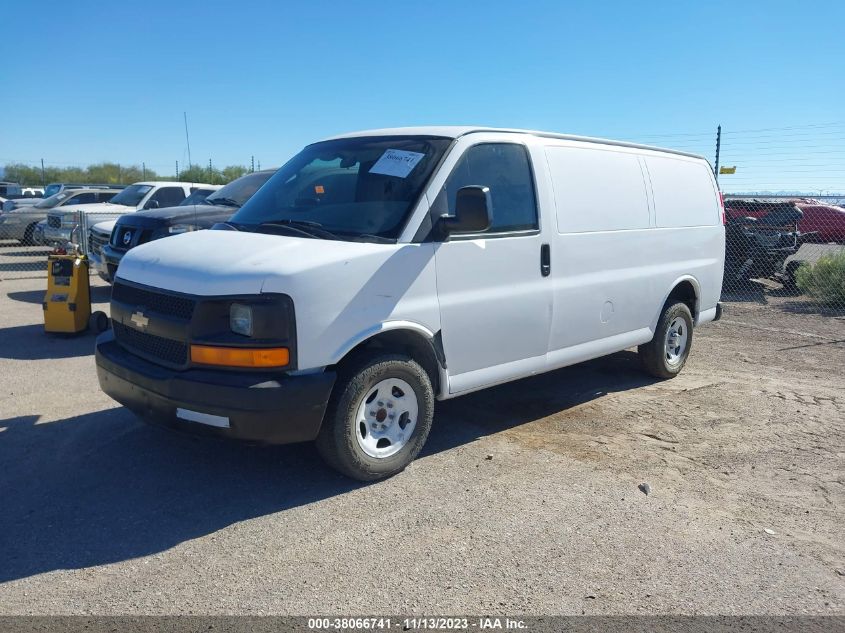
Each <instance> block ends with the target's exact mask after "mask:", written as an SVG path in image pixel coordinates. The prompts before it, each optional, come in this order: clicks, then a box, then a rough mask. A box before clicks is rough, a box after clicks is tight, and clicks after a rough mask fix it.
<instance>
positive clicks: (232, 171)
mask: <svg viewBox="0 0 845 633" xmlns="http://www.w3.org/2000/svg"><path fill="white" fill-rule="evenodd" d="M247 171H248V170H247V168H246V167H245V166H243V165H229V166H228V167H224V168H223V171H222V172H220V174H221V176H222V177H223V180H225V181H226V182H232V181H233V180H236V179H238V178H240V177H241V176H243V175H244V174H245V173H246V172H247Z"/></svg>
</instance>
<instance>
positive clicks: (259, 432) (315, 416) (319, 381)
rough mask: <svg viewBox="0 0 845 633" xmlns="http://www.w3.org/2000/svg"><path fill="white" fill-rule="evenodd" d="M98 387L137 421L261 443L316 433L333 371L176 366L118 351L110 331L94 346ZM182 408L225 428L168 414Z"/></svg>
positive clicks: (296, 439)
mask: <svg viewBox="0 0 845 633" xmlns="http://www.w3.org/2000/svg"><path fill="white" fill-rule="evenodd" d="M95 355H96V362H97V378H98V380H99V382H100V388H101V389H102V390H103V391H104V392H105V393H106V394H107V395H109V396H110V397H112V398H113V399H115V400H117V401H118V402H119V403H120V404H122V405H124V406H125V407H126V408H127V409H130V410H131V411H133V412H134V413H136V414H137V415H138V416H139V417H141V418H142V419H143V420H144V421H146V422H149V423H152V424H156V425H161V426H168V427H171V428H177V429H180V430H185V431H189V432H192V433H199V434H207V435H218V436H224V437H229V438H233V439H239V440H246V441H250V442H260V443H266V444H290V443H293V442H307V441H310V440H313V439H315V438H316V437H317V434H318V433H319V431H320V426H321V425H322V421H323V415H324V413H325V410H326V404H327V402H328V399H329V396H330V395H331V390H332V387H333V386H334V382H335V378H336V374H335V373H334V372H329V371H326V372H320V373H314V374H306V375H301V376H287V375H284V374H280V373H269V372H268V373H266V374H265V373H261V374H256V373H247V372H233V371H214V370H203V369H191V370H187V371H176V370H172V369H167V368H166V367H162V366H160V365H156V364H154V363H151V362H149V361H146V360H144V359H142V358H140V357H138V356H135V355H134V354H131V353H129V352H127V351H126V350H124V349H123V348H122V347H120V345H119V344H118V343H117V342H116V341H115V340H114V334H113V333H112V332H111V331H108V332H105V333H103V334H101V335H100V336H99V337H98V338H97V344H96V353H95ZM179 408H181V409H188V410H190V411H196V412H199V413H207V414H210V415H213V416H220V417H225V418H228V419H229V425H230V426H229V428H219V427H214V426H209V425H205V424H202V423H198V422H189V421H186V420H183V419H181V418H178V417H177V416H176V410H177V409H179Z"/></svg>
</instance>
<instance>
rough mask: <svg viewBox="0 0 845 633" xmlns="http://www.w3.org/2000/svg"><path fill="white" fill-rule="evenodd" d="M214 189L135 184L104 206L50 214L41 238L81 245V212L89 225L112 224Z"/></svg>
mask: <svg viewBox="0 0 845 633" xmlns="http://www.w3.org/2000/svg"><path fill="white" fill-rule="evenodd" d="M214 187H215V185H207V184H204V183H188V182H137V183H135V184H134V185H129V186H128V187H126V188H125V189H124V190H123V191H121V192H120V193H118V194H117V195H116V196H115V197H114V198H112V199H111V201H110V202H109V203H107V204H83V205H74V206H72V207H64V208H63V209H60V210H57V211H53V212H51V213H49V214H48V215H47V228H46V229H45V231H44V238H45V239H46V240H47V241H48V242H50V243H53V244H58V245H64V244H67V243H68V242H72V243H74V244H80V243H81V236H80V235H79V230H78V228H77V218H78V215H77V212H79V211H83V212H85V214H86V215H87V216H88V218H89V225H93V224H96V223H98V222H102V221H105V220H115V219H117V218H119V217H120V216H121V215H123V214H124V213H130V212H133V211H141V210H143V209H158V208H161V207H171V206H174V205H177V204H179V203H180V202H182V201H183V200H184V199H185V198H187V197H188V196H189V195H191V194H192V193H193V192H194V191H196V190H197V189H210V190H213V189H214Z"/></svg>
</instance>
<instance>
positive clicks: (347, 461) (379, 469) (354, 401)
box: [316, 354, 434, 481]
mask: <svg viewBox="0 0 845 633" xmlns="http://www.w3.org/2000/svg"><path fill="white" fill-rule="evenodd" d="M389 378H398V379H400V380H403V381H405V382H406V383H408V385H410V386H411V388H412V389H413V390H414V395H415V396H416V399H417V406H418V415H417V420H416V426H415V427H414V430H413V431H412V433H411V436H410V438H409V439H408V440H407V441H406V442H405V444H404V445H403V446H402V448H401V449H400V450H399V452H397V453H395V454H393V455H391V456H389V457H373V456H371V455H368V454H367V453H365V452H364V450H363V449H362V448H361V446H360V445H359V442H358V439H357V437H356V434H357V433H359V432H360V430H359V425H358V422H357V420H356V417H357V413H358V408H359V407H360V406H361V403H362V401H363V399H364V398H365V397H366V396H367V395H368V394H370V393H371V391H372V389H373V387H375V386H376V385H377V384H378V383H379V382H381V381H382V380H385V379H389ZM433 418H434V390H433V389H432V387H431V380H430V379H429V377H428V374H426V372H425V370H424V369H423V368H422V367H421V366H420V365H419V364H418V363H417V362H415V361H414V360H412V359H411V358H409V357H407V356H404V355H401V354H378V355H367V356H363V357H359V358H358V359H356V360H354V361H351V362H350V363H349V364H348V365H347V366H346V367H343V366H342V367H341V368H340V371H339V375H338V380H337V383H336V384H335V387H334V390H333V391H332V397H331V400H330V401H329V405H328V408H327V410H326V415H325V418H324V420H323V426H322V428H321V429H320V434H319V436H318V437H317V441H316V445H317V450H318V451H319V453H320V455H321V456H322V458H323V459H324V460H325V461H326V463H327V464H328V465H329V466H331V467H332V468H334V469H335V470H337V471H339V472H340V473H342V474H344V475H346V476H347V477H351V478H352V479H357V480H358V481H377V480H379V479H384V478H385V477H390V476H391V475H395V474H396V473H398V472H400V471H402V470H403V469H404V468H405V467H406V466H407V465H408V464H410V463H411V462H412V461H413V460H414V459H415V458H416V456H417V455H418V454H419V452H420V450H422V447H423V445H424V444H425V441H426V439H427V438H428V433H429V431H430V430H431V422H432V419H433Z"/></svg>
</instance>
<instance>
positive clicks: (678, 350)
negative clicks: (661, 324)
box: [664, 316, 689, 366]
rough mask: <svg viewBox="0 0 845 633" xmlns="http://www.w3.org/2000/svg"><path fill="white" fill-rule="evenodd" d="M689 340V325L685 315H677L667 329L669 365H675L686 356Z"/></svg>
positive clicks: (667, 358)
mask: <svg viewBox="0 0 845 633" xmlns="http://www.w3.org/2000/svg"><path fill="white" fill-rule="evenodd" d="M688 340H689V327H687V322H686V320H685V319H684V318H683V317H681V316H676V317H675V318H674V319H672V321H671V322H670V323H669V327H668V328H667V330H666V341H665V344H664V348H665V354H666V364H667V365H669V366H675V365H677V364H678V363H680V362H681V361H682V360H683V359H684V358H686V351H687V341H688Z"/></svg>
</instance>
